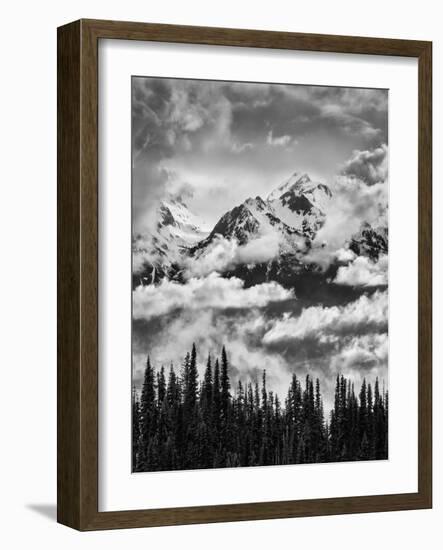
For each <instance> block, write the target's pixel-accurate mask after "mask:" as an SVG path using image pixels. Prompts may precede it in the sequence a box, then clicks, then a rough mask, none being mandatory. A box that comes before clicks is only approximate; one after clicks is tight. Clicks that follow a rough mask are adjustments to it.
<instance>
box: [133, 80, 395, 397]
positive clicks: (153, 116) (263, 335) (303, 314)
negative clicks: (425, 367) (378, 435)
mask: <svg viewBox="0 0 443 550" xmlns="http://www.w3.org/2000/svg"><path fill="white" fill-rule="evenodd" d="M132 107H133V108H132V126H133V132H132V136H133V144H132V147H133V149H132V150H133V167H132V168H133V230H134V233H146V232H148V233H149V231H150V230H151V229H152V224H153V223H154V222H155V220H156V217H155V211H156V210H157V207H158V204H159V202H160V200H161V199H162V198H165V197H166V196H168V195H170V194H181V195H182V196H184V197H185V198H186V202H187V204H188V205H189V207H190V208H191V209H192V210H193V212H195V213H196V214H197V215H198V216H199V217H200V218H201V219H203V220H204V221H205V223H206V226H207V228H208V229H211V228H212V227H213V226H214V225H215V223H216V222H217V221H218V219H219V218H220V217H221V216H222V215H223V214H224V213H225V212H227V211H228V210H231V209H232V208H233V207H234V206H236V205H238V204H240V203H242V202H243V201H244V200H245V199H247V198H248V197H251V196H252V197H255V196H257V195H260V196H261V197H263V198H266V196H267V195H268V194H269V193H270V192H271V191H272V190H274V189H275V188H276V187H277V186H278V185H280V184H281V183H282V182H284V181H285V180H287V179H288V177H289V176H290V175H291V174H292V173H294V172H295V171H297V172H306V173H308V174H309V175H310V176H311V179H313V180H317V181H323V182H325V183H327V184H328V185H329V186H330V188H331V189H333V192H334V198H333V200H332V201H331V206H330V210H329V212H328V216H327V218H326V223H325V225H324V227H323V228H322V229H321V230H320V233H319V238H321V240H322V242H323V241H324V242H325V243H327V244H326V245H325V247H324V248H322V249H321V251H320V252H319V253H318V256H317V257H316V258H312V259H313V261H315V262H316V263H318V265H320V266H324V267H325V268H326V266H327V265H328V264H329V263H330V261H331V258H340V257H341V259H343V260H346V262H347V263H346V264H345V265H343V267H341V268H340V269H339V270H338V272H337V274H336V279H335V281H334V282H335V283H337V284H340V285H342V287H343V288H345V289H349V291H348V290H346V292H341V294H340V296H334V295H331V296H329V297H328V299H327V300H326V301H325V300H323V301H318V300H317V301H311V302H310V301H309V300H306V299H303V300H302V299H300V297H299V296H297V291H296V289H295V290H294V289H287V288H283V287H282V286H280V285H279V284H277V283H276V282H269V283H263V284H261V285H256V286H255V287H252V288H244V286H243V282H242V281H241V280H240V279H236V278H231V279H226V278H223V277H221V275H220V274H219V272H218V271H217V267H216V265H217V264H215V263H214V266H212V269H209V270H208V269H204V270H201V271H200V272H199V271H198V270H197V269H196V268H197V267H202V266H196V265H194V266H191V267H193V268H194V270H193V271H192V274H191V275H192V277H191V276H190V278H189V280H188V281H187V283H186V284H183V285H179V284H178V283H175V282H172V281H167V280H164V281H162V282H161V283H160V284H159V285H157V286H153V285H152V286H146V287H139V288H137V289H135V291H134V295H133V315H134V325H133V326H134V331H133V335H134V340H133V343H134V348H133V349H134V381H135V383H136V384H138V383H139V382H140V380H141V374H142V370H143V367H144V363H145V360H146V354H148V353H149V354H150V355H151V357H152V359H153V361H154V363H155V364H157V365H160V364H164V365H168V364H169V363H170V362H171V361H172V362H174V364H175V365H177V364H178V363H179V362H180V360H181V358H182V356H183V354H184V352H186V351H187V350H188V349H190V347H191V346H192V343H193V342H196V344H197V347H198V350H199V361H200V364H199V366H200V370H202V369H203V367H204V361H205V357H206V355H207V353H217V350H220V349H221V346H222V345H224V344H226V345H227V347H228V353H229V356H230V360H231V363H232V366H233V371H234V374H236V375H238V376H240V377H243V378H246V379H247V378H248V377H250V376H252V377H255V376H257V375H258V376H259V374H258V373H261V370H262V369H263V368H266V369H267V374H268V381H269V384H270V386H271V387H273V389H275V390H276V391H278V392H279V393H280V394H281V395H280V396H281V397H284V392H285V391H286V389H287V385H288V381H289V378H290V376H291V374H292V372H296V373H297V374H299V375H300V376H304V375H306V374H307V373H308V372H309V373H310V374H312V375H313V376H319V377H320V378H321V381H322V385H323V387H324V388H325V390H326V392H329V395H330V396H331V398H332V395H333V385H334V383H335V376H336V375H337V374H338V373H343V374H345V375H346V376H349V377H350V378H352V379H353V380H354V381H355V382H356V383H357V384H359V383H360V382H361V381H362V379H363V377H366V378H368V379H375V377H376V376H379V377H380V378H381V379H382V380H387V364H388V353H387V350H388V337H387V329H388V327H387V319H388V316H387V308H388V294H387V257H386V256H382V257H381V258H380V259H379V261H378V262H371V261H369V260H368V259H367V258H366V257H354V256H353V255H352V253H351V252H350V251H349V250H346V249H345V243H346V241H347V240H348V239H349V238H350V237H351V236H352V235H353V234H354V233H355V232H356V231H358V229H359V227H360V226H361V223H362V222H363V221H367V222H369V223H371V224H374V225H377V224H378V223H387V218H386V211H387V169H388V146H387V143H388V128H387V124H388V116H387V109H388V92H387V91H386V90H368V89H352V88H330V87H317V86H315V87H312V86H296V85H267V84H255V83H254V84H252V83H229V82H207V81H196V80H179V79H158V78H147V77H134V78H133V81H132ZM380 220H382V222H380ZM217 246H220V249H214V254H213V258H214V261H215V259H216V260H217V261H218V262H220V261H221V262H222V263H223V261H225V259H226V257H227V256H226V255H227V254H231V255H232V254H234V255H235V257H236V258H238V257H241V253H242V252H243V256H244V253H245V250H243V251H241V250H239V249H238V248H236V247H235V245H233V244H232V243H220V242H219V243H217ZM223 247H224V248H223ZM340 255H341V256H340ZM230 261H231V260H230ZM330 404H331V402H329V403H326V405H327V406H328V405H330Z"/></svg>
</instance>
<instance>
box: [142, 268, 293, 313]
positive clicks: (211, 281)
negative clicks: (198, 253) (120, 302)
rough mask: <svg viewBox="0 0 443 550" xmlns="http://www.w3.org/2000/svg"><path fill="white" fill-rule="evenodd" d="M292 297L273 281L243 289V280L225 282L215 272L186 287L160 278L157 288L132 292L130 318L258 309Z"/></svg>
mask: <svg viewBox="0 0 443 550" xmlns="http://www.w3.org/2000/svg"><path fill="white" fill-rule="evenodd" d="M293 297H294V295H293V292H292V291H290V290H286V289H284V288H283V287H282V286H280V285H279V284H277V283H275V282H270V283H262V284H260V285H255V286H253V287H250V288H244V282H243V281H242V280H240V279H238V278H236V277H231V278H230V279H224V278H222V277H220V276H219V275H218V274H217V273H211V274H210V275H208V276H207V277H205V278H202V279H196V278H192V279H190V280H189V281H187V283H186V284H180V283H176V282H174V281H169V280H166V279H163V281H162V282H161V283H160V284H159V285H149V286H139V287H137V288H136V289H135V290H134V291H133V302H132V303H133V318H134V319H145V320H149V319H151V318H154V317H159V316H162V315H166V314H168V313H170V312H172V311H175V310H181V309H187V310H201V309H206V308H216V309H226V308H233V309H242V308H253V307H256V308H260V307H264V306H266V305H267V304H269V303H271V302H278V301H281V300H287V299H289V298H293Z"/></svg>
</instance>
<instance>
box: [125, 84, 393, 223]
mask: <svg viewBox="0 0 443 550" xmlns="http://www.w3.org/2000/svg"><path fill="white" fill-rule="evenodd" d="M132 94H133V98H132V99H133V102H132V119H133V168H134V170H133V175H134V177H133V185H134V222H135V228H136V229H138V228H142V226H143V225H144V224H145V223H146V221H147V217H148V216H152V211H151V207H152V206H153V205H154V204H156V201H158V200H159V199H160V198H161V197H162V196H164V193H165V192H166V191H176V190H180V189H182V190H185V189H186V190H188V191H190V192H191V193H192V198H190V197H188V201H189V203H190V206H191V207H192V208H193V209H194V211H195V212H196V213H198V214H199V215H200V216H203V217H204V219H205V221H206V222H207V223H208V225H213V224H214V223H215V222H216V221H217V219H218V218H219V217H220V216H221V215H222V214H223V213H224V212H225V211H226V210H228V209H230V208H232V207H233V205H235V204H239V203H241V202H242V201H243V200H245V199H246V198H248V196H250V194H251V189H252V190H253V193H254V194H255V195H261V196H266V195H267V194H268V193H269V192H270V191H272V189H274V188H275V187H276V186H278V185H279V184H280V183H282V182H283V181H285V180H286V179H287V178H288V177H289V176H290V175H291V174H292V173H293V172H295V171H298V172H299V171H301V172H307V173H309V175H310V176H311V178H312V179H318V180H323V181H329V180H330V179H331V177H332V176H333V175H334V174H337V173H338V172H339V171H340V169H341V167H342V166H343V164H344V163H345V162H346V161H347V160H348V159H349V158H350V157H351V156H352V153H353V151H354V150H370V149H374V148H376V147H378V146H380V145H381V144H386V143H387V139H388V136H387V103H388V92H387V90H368V89H357V88H336V87H321V86H299V85H284V84H257V83H250V84H249V83H232V82H218V81H202V80H180V79H163V78H148V77H134V78H133V82H132Z"/></svg>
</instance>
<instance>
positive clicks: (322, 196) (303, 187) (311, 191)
mask: <svg viewBox="0 0 443 550" xmlns="http://www.w3.org/2000/svg"><path fill="white" fill-rule="evenodd" d="M287 193H289V195H287ZM291 194H292V195H293V196H294V195H295V196H303V197H305V198H306V199H307V200H308V201H309V202H310V204H311V205H312V206H315V207H316V208H318V209H319V210H322V211H324V209H325V208H326V207H327V203H328V201H329V199H330V198H331V197H332V192H331V190H330V189H329V187H328V186H327V185H325V184H324V183H320V182H314V181H312V180H311V178H310V177H309V175H308V174H302V173H300V172H294V173H293V174H292V176H291V177H290V178H289V179H288V180H287V181H286V182H285V183H283V184H282V185H280V186H279V187H277V188H276V189H274V191H272V193H270V194H269V196H268V202H271V203H272V202H274V201H276V200H277V199H280V198H282V197H283V196H285V195H286V200H287V199H288V198H290V197H291Z"/></svg>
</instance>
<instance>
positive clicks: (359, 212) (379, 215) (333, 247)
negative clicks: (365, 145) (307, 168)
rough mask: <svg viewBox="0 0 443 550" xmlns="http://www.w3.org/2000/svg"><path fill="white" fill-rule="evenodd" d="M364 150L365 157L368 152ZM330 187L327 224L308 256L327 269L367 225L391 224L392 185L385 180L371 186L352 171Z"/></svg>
mask: <svg viewBox="0 0 443 550" xmlns="http://www.w3.org/2000/svg"><path fill="white" fill-rule="evenodd" d="M359 153H360V152H359ZM359 153H357V152H356V153H355V154H354V156H353V159H356V158H359V157H360V155H359ZM361 153H362V155H361V156H362V157H364V156H365V154H366V153H368V152H367V151H362V152H361ZM375 156H377V155H376V154H375ZM351 161H352V159H351V160H350V161H349V163H347V164H349V166H351V164H353V161H352V163H351ZM380 173H381V172H380ZM330 187H331V190H332V198H331V200H330V201H329V202H328V204H327V205H326V207H325V213H326V218H325V223H324V225H323V226H322V227H321V228H320V229H319V231H318V232H317V234H316V236H315V239H314V241H313V247H312V250H311V251H310V252H309V254H308V255H307V260H308V261H309V262H313V263H318V264H319V265H321V266H323V268H327V267H328V266H329V265H330V264H331V262H333V261H334V260H335V259H336V258H337V251H338V250H340V249H346V248H347V246H346V245H347V243H349V242H350V240H351V239H352V237H353V236H354V235H355V234H357V233H358V232H359V231H360V230H361V228H362V225H363V224H365V223H368V224H369V225H371V226H373V227H377V226H386V225H387V211H388V186H387V183H386V182H385V181H379V182H377V183H375V182H374V183H372V184H371V185H368V184H367V183H366V182H365V181H364V180H362V179H360V178H357V177H356V175H355V174H352V175H351V174H350V173H348V174H346V175H345V174H342V175H339V176H337V177H336V178H335V179H334V180H333V181H332V182H331V184H330Z"/></svg>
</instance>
